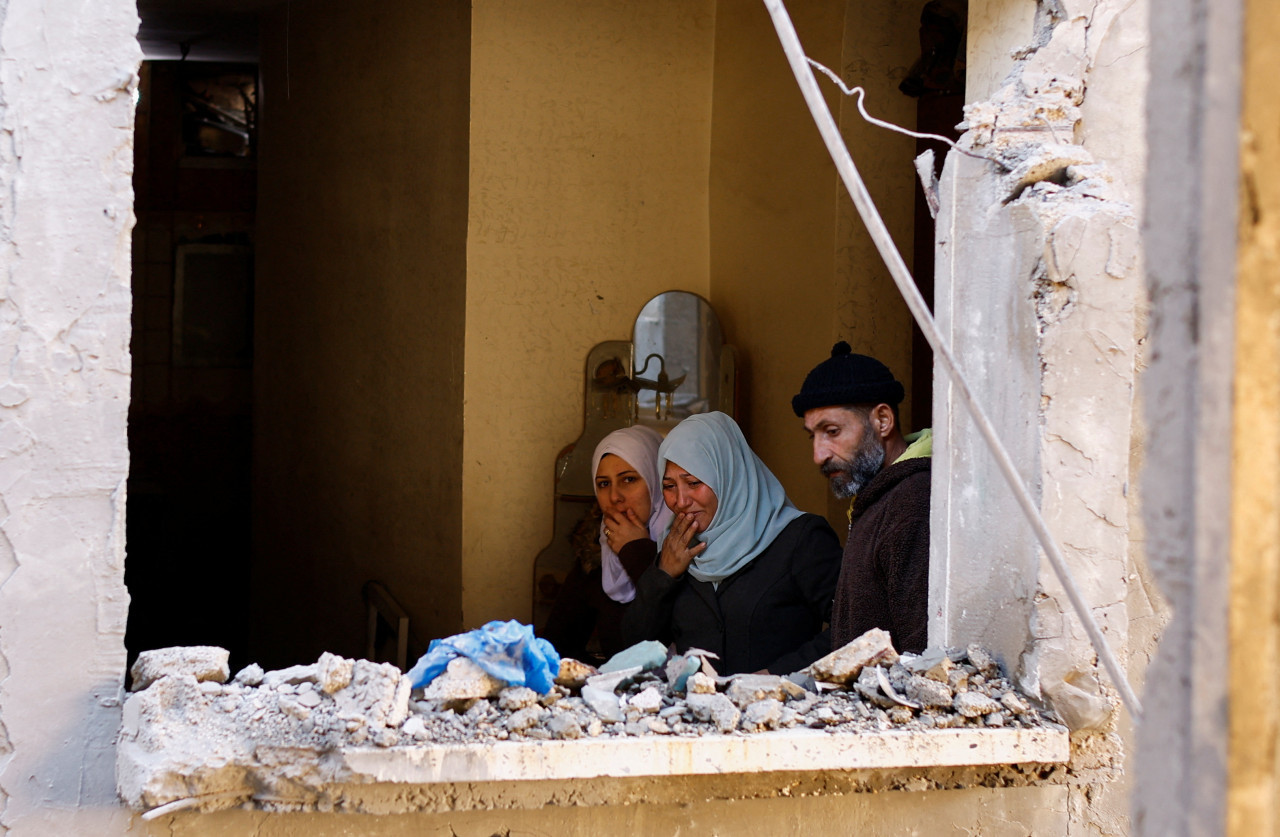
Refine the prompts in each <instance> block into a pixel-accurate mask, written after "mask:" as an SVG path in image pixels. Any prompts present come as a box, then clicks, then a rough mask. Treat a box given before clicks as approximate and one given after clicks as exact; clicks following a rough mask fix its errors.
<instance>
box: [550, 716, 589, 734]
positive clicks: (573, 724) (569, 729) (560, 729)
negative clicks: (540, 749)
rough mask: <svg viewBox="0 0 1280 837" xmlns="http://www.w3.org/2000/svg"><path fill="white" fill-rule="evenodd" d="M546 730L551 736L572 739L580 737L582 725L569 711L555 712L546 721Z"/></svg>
mask: <svg viewBox="0 0 1280 837" xmlns="http://www.w3.org/2000/svg"><path fill="white" fill-rule="evenodd" d="M547 731H548V732H550V733H551V736H552V737H553V738H557V739H562V740H563V739H574V738H581V737H582V725H581V724H579V723H578V719H577V718H576V717H574V715H572V714H571V713H567V712H565V713H555V714H554V715H552V717H551V720H550V721H548V722H547Z"/></svg>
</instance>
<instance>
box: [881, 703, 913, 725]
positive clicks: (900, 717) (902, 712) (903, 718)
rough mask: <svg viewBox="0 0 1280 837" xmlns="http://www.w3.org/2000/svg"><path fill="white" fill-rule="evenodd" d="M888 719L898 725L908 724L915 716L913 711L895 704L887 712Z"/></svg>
mask: <svg viewBox="0 0 1280 837" xmlns="http://www.w3.org/2000/svg"><path fill="white" fill-rule="evenodd" d="M887 714H888V715H889V720H890V721H891V722H892V723H894V724H898V725H902V724H909V723H911V721H912V719H913V718H915V713H913V712H912V711H911V710H910V709H908V708H907V707H905V706H895V707H893V708H892V709H890V710H889V711H888V713H887Z"/></svg>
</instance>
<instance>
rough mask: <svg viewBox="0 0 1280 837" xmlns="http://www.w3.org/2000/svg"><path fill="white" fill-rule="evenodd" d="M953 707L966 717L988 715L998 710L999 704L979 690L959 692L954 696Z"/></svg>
mask: <svg viewBox="0 0 1280 837" xmlns="http://www.w3.org/2000/svg"><path fill="white" fill-rule="evenodd" d="M954 707H955V710H956V711H957V712H959V713H960V714H961V715H963V716H965V717H966V718H977V717H979V716H981V715H990V714H991V713H992V712H998V711H999V710H1000V704H998V703H996V702H995V701H994V700H992V699H991V698H989V697H987V696H986V695H984V694H982V693H981V692H961V693H960V694H958V695H956V696H955V701H954Z"/></svg>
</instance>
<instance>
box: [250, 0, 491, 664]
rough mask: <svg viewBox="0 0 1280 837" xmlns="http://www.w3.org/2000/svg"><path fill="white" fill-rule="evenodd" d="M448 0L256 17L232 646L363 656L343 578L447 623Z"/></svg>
mask: <svg viewBox="0 0 1280 837" xmlns="http://www.w3.org/2000/svg"><path fill="white" fill-rule="evenodd" d="M469 36H470V24H469V15H468V4H467V3H465V2H448V3H417V2H413V1H412V0H403V2H402V1H401V0H377V1H376V2H371V3H361V4H351V3H347V2H343V0H315V1H314V2H310V3H294V4H292V9H291V10H289V11H288V12H287V14H286V11H285V10H284V9H281V10H280V11H279V12H278V13H275V14H272V15H271V16H269V18H268V19H267V21H266V25H265V27H264V29H263V61H262V78H263V82H262V90H263V100H262V101H263V105H262V125H263V130H262V146H261V159H260V180H259V184H260V186H259V188H260V206H259V214H258V218H259V229H258V239H259V242H260V245H259V262H258V273H257V288H256V291H257V305H256V323H255V334H256V367H255V370H254V373H255V387H254V398H255V411H254V422H255V424H254V432H255V446H254V475H255V476H254V480H255V481H254V518H255V521H254V522H255V544H256V550H255V553H256V554H255V567H254V576H253V591H252V595H253V608H254V623H253V635H252V636H251V643H252V647H253V651H254V656H255V658H256V659H258V660H259V661H260V662H262V663H263V664H264V665H267V666H272V665H278V664H282V663H292V662H309V661H314V660H315V659H316V657H317V656H318V655H319V653H320V652H321V651H322V650H328V651H334V652H337V653H341V654H344V655H347V656H363V653H364V633H365V628H364V624H365V621H364V620H365V616H364V609H363V605H362V602H361V597H360V588H361V585H362V583H363V582H364V581H365V580H367V579H371V578H375V579H383V580H385V581H386V582H387V583H388V585H389V586H390V588H391V591H392V593H393V595H394V596H396V597H397V598H398V599H399V600H400V601H401V602H402V603H403V604H404V606H405V607H406V608H407V609H408V610H409V612H410V615H411V617H412V621H413V623H414V630H415V633H417V634H418V635H419V636H420V637H421V638H422V640H423V641H426V640H428V639H430V638H431V637H433V636H439V635H442V634H448V633H452V632H454V631H455V630H456V629H457V628H458V627H459V626H460V623H461V618H460V616H461V614H460V612H459V610H460V609H459V606H458V602H459V591H460V586H461V574H460V557H461V513H462V512H461V507H462V504H461V499H462V498H461V492H460V491H459V482H460V474H461V471H462V460H461V446H462V395H463V393H462V371H463V370H462V351H463V341H462V334H463V328H464V323H465V320H464V311H463V303H464V287H465V281H466V272H465V271H466V263H465V250H464V247H465V236H466V219H467V215H466V209H467V152H468V149H467V97H468V74H469V72H470V61H469V53H468V38H469Z"/></svg>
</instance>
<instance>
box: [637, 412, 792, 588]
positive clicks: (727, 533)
mask: <svg viewBox="0 0 1280 837" xmlns="http://www.w3.org/2000/svg"><path fill="white" fill-rule="evenodd" d="M668 462H674V463H676V464H677V465H679V466H680V467H681V468H683V469H684V470H686V471H688V472H689V473H690V474H693V475H694V476H695V477H697V478H698V479H700V480H702V481H703V482H704V483H706V484H707V485H708V486H709V487H710V488H711V490H712V491H714V492H715V494H716V501H717V503H718V505H717V507H716V514H715V517H713V518H712V519H711V526H710V527H709V528H708V529H707V531H705V532H700V533H699V534H698V540H699V541H701V542H702V543H705V544H706V545H707V548H706V550H705V551H704V552H703V553H702V554H701V555H699V556H698V557H697V558H694V559H693V563H692V564H691V565H690V566H689V574H690V575H692V576H693V577H694V578H696V579H698V580H699V581H710V582H713V583H718V582H720V581H723V580H724V579H726V578H728V577H729V576H731V575H733V574H734V573H736V572H737V571H738V570H740V569H742V568H743V567H745V566H746V565H747V564H749V563H751V561H752V560H753V559H754V558H755V557H756V556H757V555H759V554H760V553H761V552H764V551H765V550H766V549H768V548H769V545H770V544H772V543H773V541H774V539H775V538H777V537H778V535H779V534H780V533H781V532H782V530H783V529H785V528H786V527H787V524H788V523H790V522H791V521H793V520H795V519H796V518H797V517H799V516H800V515H801V511H800V510H799V509H797V508H796V507H795V506H793V505H792V504H791V501H790V500H788V499H787V492H786V491H785V490H784V489H783V488H782V483H780V482H778V478H777V477H775V476H774V475H773V473H772V472H771V471H770V470H769V469H768V468H766V467H765V464H764V463H763V462H761V461H760V457H758V456H756V455H755V453H754V452H753V451H752V450H751V448H750V446H748V445H747V440H746V439H745V438H744V437H743V435H742V430H741V429H739V428H738V424H737V422H735V421H734V420H733V419H731V418H729V417H728V416H727V415H725V414H724V413H700V414H698V415H693V416H689V418H687V419H685V420H684V421H682V422H680V423H679V424H677V425H676V426H675V427H674V428H673V429H672V430H671V432H670V433H668V434H667V438H666V439H664V440H663V442H662V445H661V446H660V447H659V448H658V474H659V475H661V474H665V473H666V469H667V463H668ZM670 531H671V525H670V524H668V525H667V532H668V533H669V532H670Z"/></svg>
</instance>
